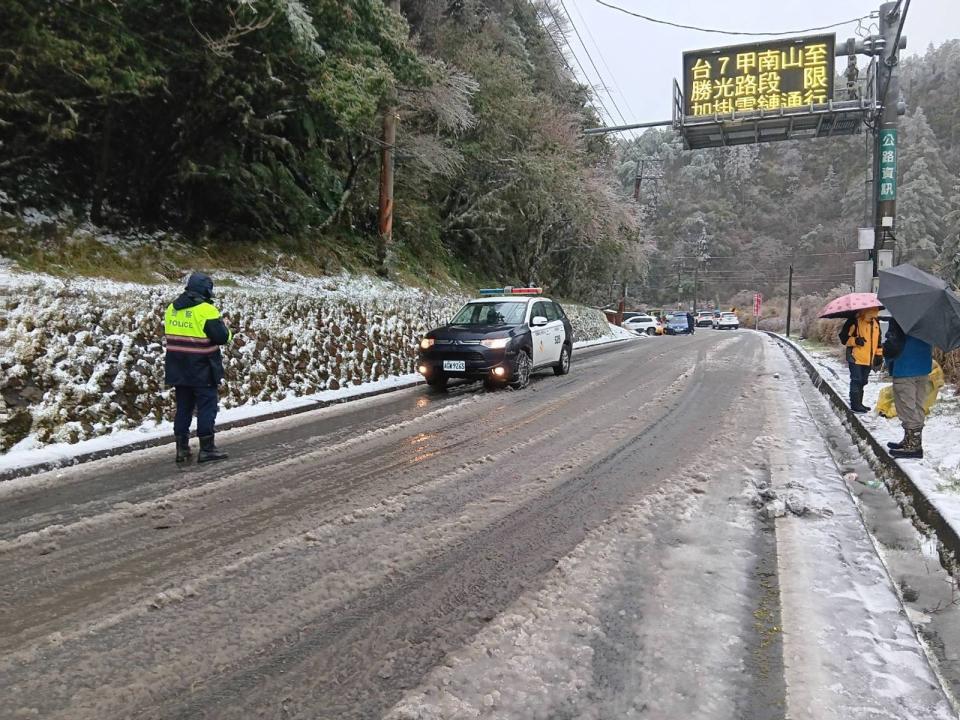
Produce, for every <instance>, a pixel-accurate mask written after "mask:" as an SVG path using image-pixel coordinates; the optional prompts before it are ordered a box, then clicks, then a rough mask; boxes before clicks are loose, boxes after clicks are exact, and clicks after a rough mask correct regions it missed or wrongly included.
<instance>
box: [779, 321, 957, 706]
mask: <svg viewBox="0 0 960 720" xmlns="http://www.w3.org/2000/svg"><path fill="white" fill-rule="evenodd" d="M773 337H774V338H775V339H777V340H778V342H779V343H780V344H781V345H782V346H784V347H785V348H789V349H790V350H791V351H792V352H789V353H788V358H789V359H790V362H791V363H792V364H793V365H794V366H795V367H797V368H798V369H799V367H801V366H802V367H804V368H805V369H806V370H807V373H808V374H809V375H810V378H811V380H812V381H813V384H812V385H808V384H805V383H802V384H801V386H800V387H801V393H802V395H803V400H804V403H805V404H806V405H807V407H808V409H809V410H810V414H811V416H812V417H813V418H814V421H815V422H816V424H817V427H818V429H819V430H820V433H821V434H822V436H823V437H824V439H825V440H826V442H827V447H828V448H829V450H830V453H831V455H832V456H833V458H834V462H835V463H836V465H837V468H838V471H839V473H840V475H841V476H842V480H843V481H844V482H845V484H846V486H847V489H848V490H849V491H850V493H851V495H853V497H854V499H855V501H856V503H857V507H858V509H859V511H860V514H861V516H862V518H863V521H864V524H865V526H866V527H867V530H868V531H869V533H870V536H871V538H872V540H873V543H874V546H875V547H876V549H877V551H878V553H879V555H880V557H881V558H882V560H883V563H884V565H885V566H886V568H887V572H888V573H889V575H890V579H891V581H892V582H893V584H894V585H895V586H896V587H897V591H898V594H899V595H900V599H901V602H902V605H903V609H904V612H905V613H906V615H907V616H908V617H909V619H910V621H911V623H912V624H913V626H914V628H915V629H916V632H917V635H918V636H919V637H920V638H921V639H922V640H923V643H924V645H925V647H926V648H927V653H928V656H929V657H930V659H931V661H932V663H933V664H934V665H935V667H936V668H937V670H938V672H939V674H940V677H941V679H942V680H943V682H944V684H945V686H946V689H947V690H948V694H949V695H950V696H951V699H952V700H953V703H954V708H955V709H958V708H960V703H958V702H957V698H958V697H960V588H958V583H957V578H958V577H960V574H958V572H957V570H958V567H957V563H956V560H955V558H956V557H957V555H956V551H957V543H956V535H955V534H953V533H952V532H951V533H950V535H949V536H948V537H946V538H945V537H944V536H942V535H940V534H939V527H940V526H945V527H948V528H949V526H948V525H947V523H946V521H945V520H944V519H943V518H942V517H940V515H939V513H936V510H935V509H934V508H931V507H930V506H929V503H928V502H927V500H926V498H925V497H923V495H922V493H921V492H920V490H919V489H918V488H916V487H914V486H913V483H912V482H911V481H910V479H909V477H908V476H907V475H906V473H904V472H903V470H902V469H900V467H899V466H898V465H897V464H896V462H894V461H893V459H892V458H890V457H889V455H887V454H886V452H885V451H884V450H883V449H882V448H879V447H877V445H878V444H877V442H876V440H875V439H874V438H873V436H872V435H870V434H869V433H868V432H867V431H866V429H865V428H864V427H863V426H862V425H861V424H860V423H859V422H857V421H855V420H854V418H853V417H851V416H850V415H851V414H850V411H849V409H848V408H847V406H846V404H845V403H844V402H843V399H842V398H840V397H839V395H838V394H837V393H836V391H835V390H833V388H832V387H830V386H829V384H828V383H826V382H824V381H823V380H822V378H821V377H820V375H819V373H818V372H817V370H816V368H815V367H814V366H813V365H812V363H810V362H809V360H807V358H806V357H805V356H804V355H803V354H802V353H799V352H797V351H796V348H794V347H793V346H792V345H791V344H789V343H786V342H784V341H782V340H781V339H780V338H779V337H777V336H776V335H773ZM817 390H819V391H820V392H819V393H817V392H816V391H817ZM824 400H829V401H830V402H831V403H832V404H833V406H834V408H833V409H831V408H830V406H829V405H828V404H827V403H826V402H824ZM835 409H839V410H840V411H841V412H840V417H839V418H838V417H837V414H836V413H834V412H833V410H835ZM865 436H867V437H865ZM871 441H872V442H871ZM878 451H879V452H878ZM918 496H919V498H920V499H921V500H922V503H921V501H920V500H918ZM923 506H926V507H923ZM931 513H936V517H931ZM948 570H949V571H950V572H948Z"/></svg>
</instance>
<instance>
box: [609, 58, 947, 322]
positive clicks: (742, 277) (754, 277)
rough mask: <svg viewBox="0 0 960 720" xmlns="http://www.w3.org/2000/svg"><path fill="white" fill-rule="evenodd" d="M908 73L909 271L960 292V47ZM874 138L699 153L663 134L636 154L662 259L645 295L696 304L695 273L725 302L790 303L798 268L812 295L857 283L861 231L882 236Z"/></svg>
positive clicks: (629, 173)
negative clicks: (760, 296) (874, 210)
mask: <svg viewBox="0 0 960 720" xmlns="http://www.w3.org/2000/svg"><path fill="white" fill-rule="evenodd" d="M901 72H902V76H901V90H902V93H903V97H904V100H905V101H906V105H907V114H906V116H904V117H902V118H901V122H900V133H899V141H898V143H899V159H898V174H899V178H898V197H897V216H898V226H897V228H896V231H895V236H896V239H897V245H896V248H895V259H896V261H898V262H899V261H903V262H911V263H914V264H916V265H919V266H921V267H924V268H927V269H930V270H933V271H935V272H938V273H940V274H942V276H943V277H946V278H950V279H952V281H953V282H954V283H955V284H960V246H958V242H960V100H958V98H960V40H951V41H949V42H946V43H944V44H942V45H941V46H939V47H936V48H934V47H930V48H928V49H927V51H926V52H925V53H924V54H922V55H918V56H911V57H908V58H905V59H904V61H903V62H902V64H901ZM837 87H838V88H839V87H840V83H837ZM838 92H843V91H841V90H838ZM868 138H869V133H864V134H861V135H853V136H848V137H841V138H821V139H815V140H797V141H791V142H779V143H770V144H765V145H749V146H740V147H733V148H721V149H715V150H697V151H685V150H683V149H682V147H681V145H680V143H679V141H678V140H677V139H676V138H675V137H674V134H673V132H672V131H668V130H651V131H648V132H646V133H645V134H644V135H643V136H642V137H641V138H639V139H638V140H637V141H635V142H630V143H625V144H624V145H623V146H622V147H621V148H620V152H619V165H618V172H619V175H620V179H621V183H622V187H623V190H624V192H627V191H629V192H632V191H633V189H634V178H635V176H636V174H637V168H638V166H639V163H641V162H642V163H643V170H644V174H645V175H646V176H647V177H646V179H645V180H644V181H643V182H641V184H640V197H639V202H640V206H641V212H642V216H643V228H644V233H645V235H646V236H647V237H648V238H649V239H650V240H651V245H652V247H653V248H654V249H653V252H652V253H651V255H650V257H649V262H650V265H649V272H648V273H647V274H646V275H645V276H636V277H633V278H631V281H632V282H631V283H630V284H631V286H633V287H635V288H636V290H635V293H634V294H635V295H636V296H637V297H638V298H641V299H642V301H643V302H645V303H653V304H656V303H675V302H676V301H677V299H678V298H680V299H682V300H683V302H688V301H689V300H690V299H691V298H692V297H693V284H694V280H695V277H694V275H695V273H694V270H695V269H696V270H697V272H696V280H697V281H698V286H699V287H698V291H699V298H700V300H701V301H707V300H713V301H715V302H720V303H727V302H728V301H729V300H730V299H731V298H733V297H735V296H736V295H737V294H738V292H739V291H754V290H760V291H762V292H764V293H765V294H766V295H768V296H781V297H785V296H786V289H787V288H786V281H787V274H788V267H789V266H790V265H791V264H792V265H793V266H794V271H795V277H796V281H795V288H796V293H797V294H798V295H804V294H811V295H815V294H823V293H826V292H829V291H830V290H831V289H832V288H834V287H836V286H837V285H839V284H841V283H850V282H852V278H853V262H854V260H858V259H863V257H864V254H863V253H861V252H858V251H857V236H856V229H857V227H859V226H863V225H872V224H873V223H872V221H870V220H869V204H868V196H867V195H866V190H867V186H866V180H867V176H866V174H865V173H866V170H867V168H868V166H869V158H870V155H869V147H868V146H867V145H866V142H867V140H868ZM703 258H709V259H706V260H703ZM746 295H749V293H746V292H745V293H741V296H740V302H741V303H742V302H743V297H745V296H746Z"/></svg>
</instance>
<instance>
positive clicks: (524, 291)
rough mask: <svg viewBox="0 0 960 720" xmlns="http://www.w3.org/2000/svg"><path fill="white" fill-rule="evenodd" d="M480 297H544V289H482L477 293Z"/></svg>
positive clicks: (508, 287)
mask: <svg viewBox="0 0 960 720" xmlns="http://www.w3.org/2000/svg"><path fill="white" fill-rule="evenodd" d="M477 294H478V295H542V294H543V288H538V287H526V288H515V287H510V286H509V285H508V286H507V287H502V288H481V289H480V290H478V291H477Z"/></svg>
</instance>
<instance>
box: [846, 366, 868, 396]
mask: <svg viewBox="0 0 960 720" xmlns="http://www.w3.org/2000/svg"><path fill="white" fill-rule="evenodd" d="M847 367H849V368H850V402H851V403H853V404H854V405H858V404H860V403H862V402H863V388H864V387H865V386H866V384H867V382H868V381H869V380H870V366H869V365H857V364H856V363H855V362H853V361H852V360H848V361H847Z"/></svg>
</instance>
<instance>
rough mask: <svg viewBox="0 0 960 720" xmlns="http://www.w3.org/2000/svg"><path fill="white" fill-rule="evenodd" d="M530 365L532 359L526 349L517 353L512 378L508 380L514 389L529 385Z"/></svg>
mask: <svg viewBox="0 0 960 720" xmlns="http://www.w3.org/2000/svg"><path fill="white" fill-rule="evenodd" d="M532 367H533V361H532V360H531V359H530V353H528V352H527V351H526V350H521V351H520V352H519V353H517V364H516V366H515V367H514V370H513V380H511V381H510V387H512V388H513V389H514V390H522V389H523V388H525V387H526V386H527V385H529V384H530V370H531V369H532Z"/></svg>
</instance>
